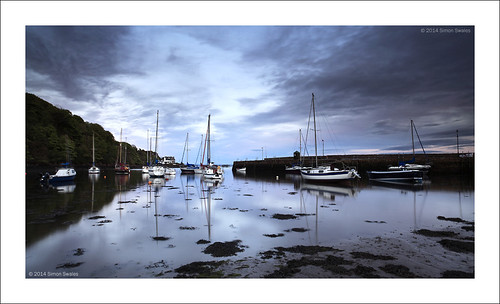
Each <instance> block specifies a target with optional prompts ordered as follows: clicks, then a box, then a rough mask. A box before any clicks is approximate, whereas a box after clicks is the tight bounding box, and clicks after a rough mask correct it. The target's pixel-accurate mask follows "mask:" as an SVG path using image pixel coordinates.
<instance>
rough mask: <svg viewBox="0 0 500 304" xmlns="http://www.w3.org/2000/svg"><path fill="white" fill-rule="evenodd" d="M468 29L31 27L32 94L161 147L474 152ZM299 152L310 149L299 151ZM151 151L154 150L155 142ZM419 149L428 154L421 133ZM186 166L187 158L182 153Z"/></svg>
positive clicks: (228, 152)
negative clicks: (207, 138)
mask: <svg viewBox="0 0 500 304" xmlns="http://www.w3.org/2000/svg"><path fill="white" fill-rule="evenodd" d="M474 34H475V28H474V27H473V26H433V27H426V26H27V27H26V92H29V93H33V94H35V95H37V96H39V97H40V98H42V99H44V100H46V101H48V102H50V103H52V104H54V105H56V106H58V107H61V108H65V109H68V110H70V111H71V112H72V113H73V114H75V115H79V116H80V117H82V118H83V119H84V120H85V121H88V122H92V123H98V124H100V125H101V126H103V127H104V129H106V130H108V131H110V132H111V133H112V134H113V135H114V136H115V139H116V140H119V137H120V130H121V129H122V130H123V135H122V137H123V140H124V141H125V139H126V140H127V142H129V143H130V144H133V145H135V146H137V147H138V148H141V149H147V148H148V146H147V145H148V144H147V143H148V141H147V134H148V130H149V135H150V137H151V136H153V137H154V132H155V123H156V112H157V110H159V140H158V153H159V154H160V155H161V156H166V155H169V156H175V158H176V160H178V161H180V160H181V157H182V155H183V151H184V146H185V141H186V134H187V133H189V143H188V146H189V152H188V153H189V159H188V161H189V162H194V161H195V159H196V156H197V154H198V151H199V148H200V143H201V135H202V134H205V133H206V130H207V118H208V115H209V114H210V115H211V138H212V141H211V148H212V160H214V161H215V162H216V163H229V164H230V163H232V162H233V161H235V160H246V159H248V160H254V159H261V158H262V156H264V157H275V156H276V157H279V156H292V155H293V152H294V151H296V150H299V145H300V142H299V129H301V130H302V133H303V137H304V138H303V140H305V139H306V136H307V137H308V138H307V151H308V153H309V155H314V140H313V138H314V137H313V133H312V122H311V125H310V126H309V133H308V134H307V130H308V121H309V115H310V104H311V98H312V93H314V95H315V107H316V116H317V117H316V120H317V124H318V126H317V130H318V135H317V138H318V154H319V155H322V154H323V153H325V154H371V153H410V152H411V149H412V143H411V129H410V121H411V120H413V121H414V123H415V126H416V128H417V131H418V135H419V137H420V140H421V142H422V144H423V147H424V149H425V152H426V153H441V152H451V153H455V152H456V151H457V146H456V144H457V130H458V135H459V144H460V151H461V152H474ZM302 145H304V144H302ZM152 146H153V147H154V144H153V145H152ZM415 147H416V150H417V151H416V152H417V153H422V150H421V148H420V144H419V142H418V139H417V137H416V134H415ZM184 161H186V155H185V156H184Z"/></svg>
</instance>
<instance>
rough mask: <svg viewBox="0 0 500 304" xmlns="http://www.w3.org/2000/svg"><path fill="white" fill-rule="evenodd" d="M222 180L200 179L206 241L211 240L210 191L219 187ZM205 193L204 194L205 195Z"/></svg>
mask: <svg viewBox="0 0 500 304" xmlns="http://www.w3.org/2000/svg"><path fill="white" fill-rule="evenodd" d="M221 183H222V180H203V179H200V184H201V196H200V201H201V210H202V212H204V213H205V217H206V219H207V233H208V235H207V236H208V241H210V242H211V241H212V224H211V221H210V220H211V217H212V193H213V190H214V189H216V188H218V187H220V185H221ZM205 194H206V195H205Z"/></svg>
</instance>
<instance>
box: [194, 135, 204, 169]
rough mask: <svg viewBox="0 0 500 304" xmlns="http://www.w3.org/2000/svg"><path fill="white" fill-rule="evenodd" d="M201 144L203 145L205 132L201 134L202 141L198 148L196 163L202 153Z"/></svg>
mask: <svg viewBox="0 0 500 304" xmlns="http://www.w3.org/2000/svg"><path fill="white" fill-rule="evenodd" d="M201 146H203V134H201V142H200V148H199V149H198V154H196V161H195V162H194V163H195V164H197V163H198V158H199V157H200V155H201Z"/></svg>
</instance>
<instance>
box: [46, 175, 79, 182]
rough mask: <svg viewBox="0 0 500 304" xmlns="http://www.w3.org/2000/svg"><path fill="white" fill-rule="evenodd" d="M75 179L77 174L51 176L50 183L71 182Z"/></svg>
mask: <svg viewBox="0 0 500 304" xmlns="http://www.w3.org/2000/svg"><path fill="white" fill-rule="evenodd" d="M74 179H75V175H71V176H50V177H49V182H50V183H60V182H70V181H72V180H74Z"/></svg>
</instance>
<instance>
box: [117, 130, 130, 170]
mask: <svg viewBox="0 0 500 304" xmlns="http://www.w3.org/2000/svg"><path fill="white" fill-rule="evenodd" d="M125 151H127V150H125ZM125 159H127V152H125ZM126 163H127V161H125V162H122V129H120V146H119V148H118V157H117V158H116V163H115V174H129V173H130V168H129V166H128V165H127V164H126Z"/></svg>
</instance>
